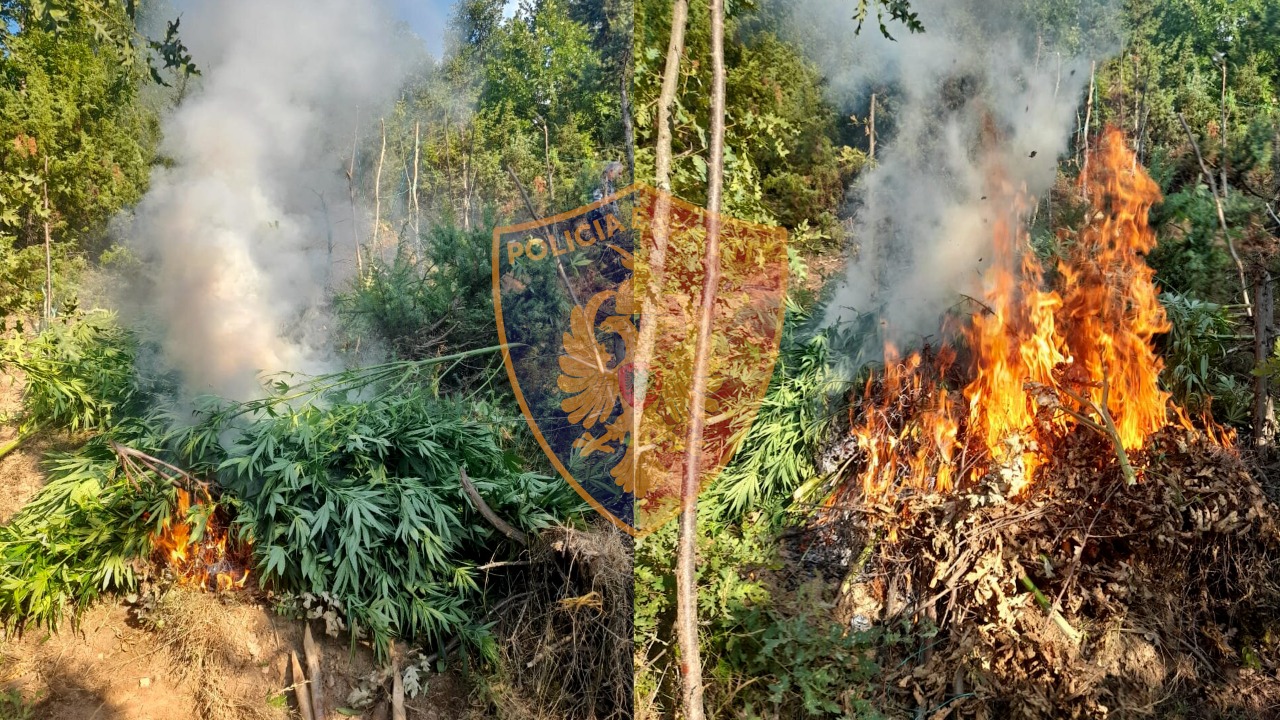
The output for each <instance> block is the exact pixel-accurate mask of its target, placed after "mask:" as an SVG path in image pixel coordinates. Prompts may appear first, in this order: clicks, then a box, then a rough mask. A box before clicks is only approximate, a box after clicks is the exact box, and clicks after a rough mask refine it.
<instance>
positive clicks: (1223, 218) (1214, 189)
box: [1178, 113, 1253, 317]
mask: <svg viewBox="0 0 1280 720" xmlns="http://www.w3.org/2000/svg"><path fill="white" fill-rule="evenodd" d="M1178 122H1180V123H1182V129H1183V131H1185V132H1186V133H1187V139H1188V140H1190V141H1191V149H1192V150H1194V151H1195V153H1196V161H1197V162H1199V163H1200V172H1201V173H1203V174H1204V179H1205V182H1207V183H1208V184H1209V192H1211V193H1213V204H1214V206H1215V207H1217V209H1218V226H1219V227H1221V228H1222V238H1223V239H1224V240H1225V241H1226V243H1227V249H1228V250H1230V251H1231V259H1232V260H1234V261H1235V263H1236V272H1237V273H1238V274H1239V276H1240V294H1241V296H1242V297H1243V298H1244V310H1245V312H1246V313H1247V314H1248V315H1249V317H1253V305H1252V304H1250V302H1249V281H1248V280H1246V279H1245V272H1244V263H1243V262H1241V260H1240V253H1238V252H1236V244H1235V242H1234V241H1232V240H1231V233H1230V232H1228V230H1227V215H1226V212H1225V211H1224V210H1223V208H1222V196H1221V195H1220V194H1219V193H1218V183H1217V182H1216V181H1215V180H1214V179H1213V173H1212V172H1210V170H1209V166H1208V165H1206V164H1205V162H1204V155H1202V154H1201V153H1200V143H1198V142H1196V136H1195V134H1193V133H1192V132H1191V126H1190V125H1188V124H1187V119H1186V118H1184V117H1182V113H1178Z"/></svg>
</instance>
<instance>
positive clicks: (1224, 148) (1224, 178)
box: [1218, 55, 1227, 202]
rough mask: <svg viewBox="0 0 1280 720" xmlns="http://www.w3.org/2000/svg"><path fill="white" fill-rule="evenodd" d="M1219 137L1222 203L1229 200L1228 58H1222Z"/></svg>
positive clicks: (1224, 56)
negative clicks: (1220, 145) (1220, 142)
mask: <svg viewBox="0 0 1280 720" xmlns="http://www.w3.org/2000/svg"><path fill="white" fill-rule="evenodd" d="M1218 137H1219V138H1220V139H1221V140H1222V161H1221V162H1219V163H1218V172H1219V173H1221V174H1222V182H1221V183H1220V184H1221V186H1222V201H1223V202H1226V200H1227V56H1226V55H1223V56H1222V126H1221V127H1219V128H1218Z"/></svg>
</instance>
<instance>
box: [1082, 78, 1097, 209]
mask: <svg viewBox="0 0 1280 720" xmlns="http://www.w3.org/2000/svg"><path fill="white" fill-rule="evenodd" d="M1097 69H1098V63H1097V61H1094V62H1092V63H1089V98H1088V100H1086V101H1085V103H1084V128H1083V130H1084V139H1083V141H1082V144H1083V145H1084V162H1083V163H1082V164H1081V165H1080V177H1081V178H1082V180H1081V182H1080V191H1081V192H1082V193H1084V195H1085V196H1086V197H1088V195H1089V123H1090V122H1091V121H1092V120H1093V80H1094V74H1095V72H1096V71H1097Z"/></svg>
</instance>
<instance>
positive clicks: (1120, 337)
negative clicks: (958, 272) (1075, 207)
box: [853, 129, 1229, 497]
mask: <svg viewBox="0 0 1280 720" xmlns="http://www.w3.org/2000/svg"><path fill="white" fill-rule="evenodd" d="M1087 167H1088V168H1089V171H1088V172H1087V174H1085V175H1084V176H1082V177H1081V179H1080V185H1081V189H1082V190H1083V191H1084V192H1085V193H1086V195H1087V197H1088V199H1089V202H1090V205H1091V207H1092V210H1091V215H1090V218H1089V220H1088V221H1087V223H1086V224H1085V226H1084V227H1083V228H1082V229H1081V230H1080V231H1079V233H1078V234H1077V235H1076V236H1075V238H1074V243H1072V244H1070V245H1069V247H1068V249H1067V251H1066V252H1065V253H1064V256H1063V257H1062V258H1060V259H1059V260H1058V261H1057V262H1056V264H1055V266H1054V269H1055V270H1056V277H1055V278H1053V282H1052V287H1050V283H1049V280H1048V278H1047V277H1046V272H1045V270H1044V268H1043V267H1042V265H1041V263H1040V262H1039V260H1038V259H1037V258H1036V256H1035V255H1034V254H1033V253H1032V252H1030V251H1029V250H1028V249H1027V248H1028V239H1029V238H1028V234H1027V232H1026V230H1025V229H1024V226H1023V223H1022V222H1021V220H1020V218H1021V216H1022V214H1023V212H1024V211H1025V209H1026V205H1027V203H1026V201H1025V195H1024V193H1023V192H1022V191H1020V190H1018V189H1016V188H1013V187H1012V186H1011V185H1010V183H1008V182H1007V181H1005V180H1004V178H1003V175H1002V174H1001V172H1000V171H999V168H993V169H992V171H991V172H990V173H989V177H990V185H991V187H990V188H989V190H988V196H989V197H991V198H992V199H993V200H994V201H995V203H996V207H1001V208H1003V209H1004V210H1003V212H1002V213H1001V214H1000V216H999V217H998V218H997V219H996V221H995V223H994V225H993V233H994V237H993V241H994V246H995V263H994V266H993V268H992V270H991V272H990V273H989V274H988V276H987V278H986V286H985V288H984V292H983V294H982V299H981V301H980V302H979V303H978V304H980V305H982V306H983V307H982V308H981V310H979V311H978V312H975V313H974V314H972V315H971V316H969V317H968V318H967V319H966V320H965V321H964V323H963V325H961V326H959V327H956V326H955V325H954V324H953V325H952V326H950V327H948V330H949V331H950V333H951V334H952V335H953V336H956V337H958V338H959V339H960V340H961V341H962V344H963V346H965V347H967V348H968V350H969V352H970V353H971V355H972V360H971V362H970V363H969V365H970V367H969V368H968V370H969V372H970V373H971V376H972V378H971V379H970V380H969V381H968V382H967V383H965V384H964V387H963V391H962V394H963V398H964V402H963V403H959V402H958V401H953V400H952V399H951V397H950V394H949V393H948V391H947V386H946V381H947V375H948V372H949V370H950V368H951V366H952V364H953V362H954V360H955V352H954V351H951V350H949V349H947V348H944V349H943V351H941V352H938V353H936V355H934V356H933V357H931V358H930V359H929V361H928V362H926V361H925V358H924V357H923V356H922V355H921V353H913V354H912V355H910V356H909V357H908V358H907V359H906V360H905V361H903V360H901V357H900V353H899V352H898V350H897V348H895V347H894V346H892V345H886V347H885V353H884V355H885V371H884V374H883V375H882V376H881V377H880V378H879V380H878V381H875V382H873V381H871V380H869V381H868V383H867V385H866V387H865V388H864V391H863V401H862V404H861V410H862V413H863V417H862V420H861V422H860V423H859V424H857V425H855V426H854V429H853V435H854V438H855V440H856V441H857V444H858V447H859V448H860V449H861V450H862V452H863V454H864V456H865V464H864V466H863V470H862V472H861V478H860V480H861V483H860V486H861V488H862V490H863V492H864V493H866V495H867V496H869V497H877V496H892V495H895V494H897V493H899V492H901V491H902V490H904V489H910V490H913V491H916V492H945V491H947V490H949V489H951V487H952V485H953V484H954V483H956V482H957V481H964V480H968V481H975V480H977V479H979V478H981V477H984V476H986V475H987V474H988V473H990V472H992V471H994V470H999V471H1001V474H1002V475H1004V476H1005V477H1006V479H1007V480H1008V484H1009V491H1010V493H1011V494H1018V493H1020V492H1021V491H1022V490H1024V489H1025V488H1026V487H1027V486H1028V485H1029V484H1030V483H1031V482H1032V481H1033V479H1034V477H1035V475H1036V472H1037V470H1038V469H1039V468H1040V467H1041V466H1042V465H1043V464H1044V462H1045V460H1046V451H1047V450H1048V449H1049V448H1051V446H1052V443H1053V440H1054V438H1055V437H1057V436H1058V435H1060V434H1061V433H1063V432H1065V431H1068V430H1070V429H1071V428H1072V427H1073V426H1074V425H1075V424H1076V423H1077V421H1076V420H1075V419H1073V418H1072V417H1071V416H1070V415H1067V414H1063V413H1057V414H1049V415H1047V414H1046V413H1045V412H1044V411H1043V409H1042V408H1041V406H1040V404H1039V403H1038V402H1037V397H1035V396H1033V394H1032V393H1031V392H1029V391H1028V388H1029V387H1033V386H1039V387H1044V388H1049V389H1050V390H1051V391H1053V392H1055V393H1060V394H1062V395H1063V397H1064V399H1063V402H1064V404H1067V403H1068V402H1069V401H1067V400H1066V399H1065V397H1066V393H1063V392H1062V391H1063V390H1064V389H1065V390H1071V391H1073V392H1074V393H1076V394H1077V395H1080V396H1082V397H1084V398H1085V399H1087V400H1088V401H1090V402H1091V403H1092V404H1094V405H1096V406H1099V407H1100V406H1101V405H1102V403H1103V402H1104V389H1103V388H1104V382H1105V385H1106V392H1105V402H1106V409H1107V411H1108V412H1109V414H1110V415H1111V416H1112V418H1113V419H1114V422H1115V425H1116V430H1117V434H1118V436H1119V438H1120V440H1121V443H1122V444H1123V445H1124V447H1125V449H1126V450H1135V449H1138V448H1141V447H1142V446H1143V444H1144V442H1145V441H1146V439H1147V437H1148V436H1150V435H1151V434H1152V433H1154V432H1156V431H1157V430H1159V429H1161V428H1162V427H1165V426H1166V425H1168V424H1169V423H1170V422H1171V419H1172V421H1174V422H1177V423H1178V424H1180V425H1182V426H1184V427H1187V428H1189V429H1190V428H1191V424H1190V422H1189V420H1188V419H1187V417H1186V415H1185V413H1183V411H1182V410H1181V409H1180V408H1177V407H1171V404H1170V403H1169V397H1170V396H1169V393H1167V392H1165V391H1163V390H1161V389H1160V385H1159V376H1160V371H1161V369H1162V367H1163V365H1162V361H1161V359H1160V358H1159V357H1158V356H1157V355H1156V353H1155V351H1154V349H1153V346H1152V339H1153V337H1154V336H1155V335H1157V334H1159V333H1163V332H1167V331H1168V329H1169V321H1168V318H1167V317H1166V315H1165V311H1164V308H1163V306H1161V305H1160V302H1159V300H1158V299H1157V295H1158V290H1157V288H1156V285H1155V282H1154V275H1155V271H1154V270H1152V268H1151V267H1149V266H1148V265H1147V264H1146V263H1145V261H1144V259H1143V258H1144V256H1145V254H1146V253H1148V252H1150V251H1151V249H1152V248H1154V247H1155V244H1156V237H1155V233H1154V231H1153V230H1152V229H1151V228H1150V227H1149V226H1148V224H1147V214H1148V211H1149V210H1150V209H1151V206H1152V205H1153V204H1155V203H1156V202H1159V201H1160V199H1161V195H1160V190H1159V187H1158V186H1157V185H1156V183H1155V182H1154V181H1153V180H1152V179H1151V177H1150V176H1149V175H1148V174H1147V173H1146V171H1145V170H1144V169H1143V168H1141V167H1140V166H1138V165H1137V163H1136V162H1135V160H1134V156H1133V153H1132V152H1131V151H1130V150H1129V148H1128V147H1127V146H1126V145H1125V142H1124V137H1123V135H1122V133H1121V132H1120V131H1118V130H1115V129H1110V130H1108V131H1107V132H1106V133H1105V135H1104V137H1103V138H1102V141H1101V142H1100V143H1099V146H1098V148H1097V149H1096V150H1095V151H1094V153H1093V155H1092V156H1091V158H1090V161H1089V164H1088V166H1087ZM962 382H963V381H962ZM958 406H959V407H958ZM1077 410H1083V411H1085V412H1086V414H1088V412H1087V410H1088V408H1077ZM1171 416H1172V418H1171ZM1209 437H1210V438H1211V439H1212V440H1215V441H1229V436H1227V435H1224V434H1221V433H1220V432H1218V429H1217V428H1210V431H1209Z"/></svg>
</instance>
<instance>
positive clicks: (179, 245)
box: [123, 0, 406, 400]
mask: <svg viewBox="0 0 1280 720" xmlns="http://www.w3.org/2000/svg"><path fill="white" fill-rule="evenodd" d="M184 5H186V7H184V8H183V9H184V14H183V17H182V33H183V39H184V40H185V42H186V43H187V45H188V46H189V47H190V48H191V51H192V54H193V56H194V59H195V62H196V64H197V66H198V67H199V68H200V71H201V75H200V76H199V77H195V78H192V81H191V83H190V87H189V89H188V91H187V92H186V93H185V97H184V98H182V100H181V102H180V103H179V104H178V105H177V107H176V108H175V109H174V110H173V111H172V112H171V113H170V114H169V115H168V116H167V117H166V118H165V119H164V120H163V124H162V131H163V136H164V137H163V141H162V145H161V155H162V156H163V157H165V158H166V160H167V162H166V163H165V165H164V166H163V167H160V168H158V169H157V170H155V172H154V173H153V176H152V179H151V186H150V190H149V191H148V193H147V195H146V197H145V198H144V199H143V200H142V202H141V203H140V204H139V205H138V207H137V208H136V210H135V213H134V218H133V221H132V223H131V225H130V227H129V228H128V229H127V231H126V232H127V233H128V235H129V241H128V245H129V247H130V248H131V249H132V250H133V251H134V253H135V254H136V255H137V256H138V257H139V258H140V260H141V261H142V262H143V264H144V266H145V267H146V268H147V272H146V273H145V275H146V277H147V280H146V284H145V285H142V286H140V287H135V288H131V289H130V291H129V292H130V294H131V295H132V297H131V298H130V299H129V300H127V301H125V302H124V303H123V305H124V306H125V308H126V311H128V312H129V314H135V315H136V316H137V317H136V321H137V322H138V323H140V324H141V325H142V326H144V327H146V328H147V329H148V330H150V331H152V332H154V333H155V335H156V339H157V340H158V342H159V345H160V347H161V348H162V354H163V357H162V363H163V364H164V365H166V366H168V367H170V368H173V369H176V370H178V371H179V372H180V373H181V376H182V379H183V383H184V386H185V388H186V390H187V392H188V393H191V394H198V393H205V392H212V393H216V394H219V395H222V396H225V397H229V398H234V399H240V400H243V399H248V398H252V397H256V396H258V395H260V394H261V388H260V386H259V380H258V379H257V375H258V373H260V372H276V371H282V370H290V371H298V372H319V371H324V370H327V369H330V367H331V365H332V363H333V360H332V359H331V355H330V350H329V347H328V346H329V344H328V342H327V336H326V333H325V326H326V324H327V321H326V318H325V317H324V313H323V310H322V308H323V305H324V301H325V296H326V294H327V293H326V289H327V288H328V287H330V286H332V285H333V284H334V283H335V282H336V281H337V280H338V279H339V278H340V275H341V274H343V273H345V274H347V275H350V273H351V265H352V264H353V263H354V259H353V258H354V250H353V247H354V245H353V243H354V240H353V238H354V232H353V230H354V228H353V222H354V220H355V218H354V217H353V216H355V215H356V213H355V212H354V211H353V210H352V208H351V204H350V201H349V199H348V189H347V185H346V180H345V178H343V177H342V174H341V172H342V170H343V169H345V168H344V167H343V165H344V159H345V158H347V157H349V155H350V153H351V147H352V142H353V141H352V132H353V130H354V127H355V123H356V119H357V117H358V116H361V115H362V116H363V117H364V118H365V119H368V118H369V117H376V113H377V112H379V111H380V110H381V108H382V107H383V106H384V105H385V103H386V102H387V101H388V100H389V99H390V98H391V96H392V94H393V93H394V91H395V90H396V88H397V87H398V86H399V83H400V79H401V78H402V77H403V72H404V70H405V68H404V64H405V63H404V62H402V61H401V59H400V58H402V57H405V56H406V53H403V52H400V51H398V50H397V47H396V46H397V42H396V41H395V39H396V37H397V36H396V35H395V33H393V31H392V24H391V19H390V18H389V16H388V15H387V14H386V13H385V12H384V11H383V10H382V8H381V7H379V6H377V5H376V4H374V3H372V2H360V1H356V2H351V1H346V0H217V1H215V0H203V1H201V2H193V3H184ZM361 223H362V224H363V221H361Z"/></svg>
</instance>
